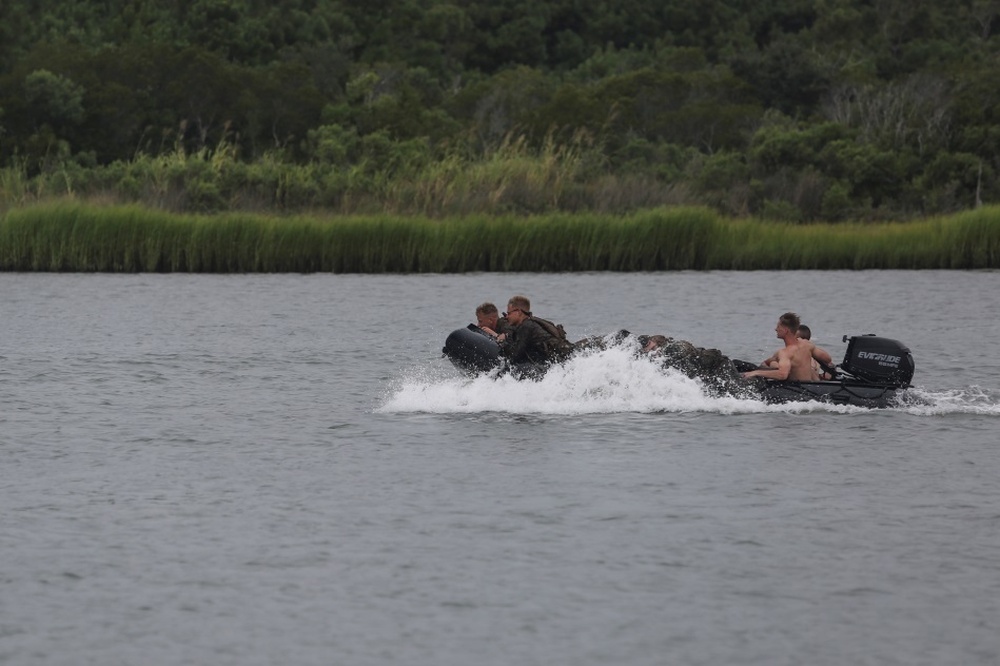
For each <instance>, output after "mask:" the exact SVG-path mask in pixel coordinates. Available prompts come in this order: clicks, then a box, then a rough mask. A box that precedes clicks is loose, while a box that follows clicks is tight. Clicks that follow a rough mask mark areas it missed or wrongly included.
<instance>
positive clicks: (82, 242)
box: [0, 203, 1000, 273]
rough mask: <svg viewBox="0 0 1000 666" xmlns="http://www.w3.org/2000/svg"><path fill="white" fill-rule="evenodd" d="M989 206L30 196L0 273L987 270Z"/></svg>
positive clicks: (10, 215)
mask: <svg viewBox="0 0 1000 666" xmlns="http://www.w3.org/2000/svg"><path fill="white" fill-rule="evenodd" d="M997 267H1000V208H997V207H992V208H983V209H980V210H978V211H975V212H967V213H962V214H959V215H956V216H954V217H950V218H933V219H928V220H924V221H919V222H911V223H906V224H899V223H881V224H869V225H862V224H856V223H844V224H837V225H794V224H787V223H782V222H775V221H767V222H765V221H741V220H731V219H723V218H720V217H718V216H717V215H716V214H714V213H712V212H710V211H708V210H706V209H704V208H683V207H681V208H670V209H666V208H660V209H652V210H647V211H644V212H642V213H637V214H634V215H628V216H601V215H596V214H577V215H568V214H561V213H560V214H553V215H546V216H536V217H525V216H482V215H474V216H467V217H458V218H449V219H446V220H437V221H436V220H431V219H429V218H426V217H404V216H394V215H373V216H366V217H329V216H295V217H283V218H275V217H267V216H260V215H246V214H224V215H214V216H211V217H206V216H199V215H183V216H178V215H171V214H167V213H163V212H157V211H151V210H148V209H143V208H140V207H136V206H127V207H114V208H108V207H94V206H85V205H79V204H73V203H58V204H49V205H44V206H29V207H23V208H19V209H17V210H12V211H8V212H7V213H6V214H4V215H3V216H0V270H6V271H103V272H218V273H228V272H276V271H285V272H314V271H323V272H335V273H385V272H396V273H417V272H435V273H440V272H464V271H592V270H613V271H651V270H692V269H693V270H723V269H725V270H733V269H735V270H756V269H803V268H819V269H872V268H909V269H913V268H917V269H921V268H956V269H972V268H997Z"/></svg>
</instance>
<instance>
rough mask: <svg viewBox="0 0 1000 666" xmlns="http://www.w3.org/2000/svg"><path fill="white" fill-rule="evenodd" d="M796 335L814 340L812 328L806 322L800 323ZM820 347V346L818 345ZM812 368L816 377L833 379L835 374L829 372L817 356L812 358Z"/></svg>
mask: <svg viewBox="0 0 1000 666" xmlns="http://www.w3.org/2000/svg"><path fill="white" fill-rule="evenodd" d="M795 337H797V338H798V339H799V340H809V341H812V329H810V328H809V327H808V326H806V325H805V324H799V330H798V331H797V332H796V333H795ZM817 349H819V347H817ZM812 370H813V376H814V377H815V378H816V379H833V375H831V374H830V373H829V372H827V371H826V370H825V369H824V368H823V367H822V366H820V364H819V361H817V360H816V359H815V358H813V359H812Z"/></svg>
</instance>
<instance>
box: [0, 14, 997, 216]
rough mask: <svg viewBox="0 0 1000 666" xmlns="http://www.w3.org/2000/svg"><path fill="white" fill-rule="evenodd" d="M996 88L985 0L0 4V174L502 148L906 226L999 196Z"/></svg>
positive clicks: (745, 210) (693, 191)
mask: <svg viewBox="0 0 1000 666" xmlns="http://www.w3.org/2000/svg"><path fill="white" fill-rule="evenodd" d="M998 71H1000V0H956V1H955V2H953V3H949V4H948V5H944V4H942V3H938V2H930V1H929V0H905V1H904V0H754V1H752V2H751V1H750V0H725V1H724V0H703V1H700V2H690V1H689V0H655V1H654V0H619V1H618V2H588V3H583V2H577V1H575V0H530V1H528V0H493V1H491V2H473V1H471V0H368V2H364V3H360V2H347V1H344V0H276V1H275V0H268V1H267V2H264V1H263V0H169V1H160V2H153V1H152V0H103V1H102V2H92V1H91V0H87V1H84V0H59V1H58V2H57V1H55V0H36V1H34V2H28V1H27V0H10V1H8V2H4V3H2V4H0V167H6V166H10V165H13V164H19V165H23V166H24V168H26V170H27V171H28V173H29V174H35V173H42V172H45V171H46V170H47V169H52V168H55V167H56V166H58V165H59V164H65V163H66V162H67V161H69V162H72V163H75V164H79V165H84V166H87V167H100V166H102V165H110V164H114V163H118V162H122V161H128V160H131V159H134V158H135V157H136V156H137V155H140V154H142V155H147V156H157V155H161V154H168V153H172V152H175V151H177V150H184V151H188V152H195V151H199V150H204V149H208V150H214V149H216V148H217V147H219V146H220V145H225V146H226V147H227V149H231V150H233V151H235V154H236V155H237V156H238V158H239V159H240V160H243V161H245V162H253V161H256V160H261V159H264V158H265V157H266V158H267V159H272V160H278V161H280V162H282V163H287V164H298V165H302V164H309V163H330V161H331V160H334V161H336V162H337V163H338V164H341V165H342V166H343V167H344V168H348V167H350V166H352V165H353V166H355V167H356V166H358V165H359V164H361V163H362V162H364V163H365V164H369V165H370V164H372V163H373V161H375V162H378V161H379V160H382V161H384V162H385V163H384V164H382V163H379V166H380V167H385V168H388V167H387V165H388V164H389V162H391V161H392V159H397V161H398V159H399V157H400V155H401V154H407V155H411V154H412V152H413V150H414V146H415V145H416V144H414V143H413V142H419V143H420V145H421V146H422V148H421V151H422V154H423V155H424V157H423V158H421V159H423V160H424V162H425V163H426V162H427V161H431V162H433V161H440V160H444V159H447V158H448V156H450V155H455V154H462V155H464V156H466V157H468V156H475V155H483V154H485V153H486V152H488V151H489V150H493V149H496V148H497V147H498V146H501V145H503V144H504V142H509V141H511V140H512V139H518V140H523V141H524V142H525V145H528V146H533V147H535V148H536V149H537V150H543V149H544V146H545V145H551V142H555V143H557V144H559V145H564V146H569V145H584V144H585V145H586V147H587V151H588V155H589V157H588V164H590V165H591V167H590V170H589V171H588V172H587V173H586V174H585V175H582V176H580V177H581V178H582V177H586V178H590V179H592V180H593V179H595V178H598V177H600V176H602V175H604V176H607V175H609V174H610V175H615V176H618V177H624V176H628V175H630V174H632V175H636V174H638V175H642V176H643V177H647V178H650V179H652V181H653V182H658V183H660V184H661V185H664V186H672V187H684V188H686V189H687V190H688V191H689V192H690V197H691V198H692V199H694V200H697V201H700V202H704V203H708V204H710V205H713V206H716V207H717V208H720V209H722V210H724V211H725V212H729V213H734V214H764V213H766V214H770V215H772V216H779V217H786V218H788V219H792V220H809V219H820V218H823V219H840V218H843V217H846V216H854V217H879V216H884V214H896V215H898V214H904V215H919V214H928V213H934V212H939V211H952V210H959V209H963V208H970V207H973V206H975V205H977V204H978V203H979V202H982V201H996V200H997V197H998V196H1000V130H998V129H997V128H998V127H1000V89H998V87H997V86H996V76H997V72H998ZM582 137H585V141H584V139H583V138H582ZM366 140H367V143H365V141H366ZM378 142H383V143H385V148H384V149H383V150H380V151H375V152H372V151H371V150H367V151H365V150H361V149H359V148H358V146H361V145H362V144H364V145H367V146H369V148H370V147H371V146H374V145H376V144H378ZM574 142H575V143H574Z"/></svg>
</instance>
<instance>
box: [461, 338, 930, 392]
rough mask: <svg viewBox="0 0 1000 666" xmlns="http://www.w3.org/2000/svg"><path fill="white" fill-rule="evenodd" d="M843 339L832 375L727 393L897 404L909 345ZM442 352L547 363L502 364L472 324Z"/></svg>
mask: <svg viewBox="0 0 1000 666" xmlns="http://www.w3.org/2000/svg"><path fill="white" fill-rule="evenodd" d="M623 333H625V332H624V331H623ZM843 341H844V342H846V343H847V351H846V352H845V353H844V360H843V362H842V363H841V364H840V365H839V366H834V368H832V369H833V370H834V373H835V374H834V378H833V379H827V380H818V381H808V382H801V381H787V380H785V381H781V380H775V379H761V378H754V379H748V380H744V381H743V382H741V384H740V385H739V386H734V387H733V388H732V390H731V393H732V394H733V395H736V396H737V397H747V398H752V399H757V400H763V401H764V402H768V403H786V402H806V401H810V400H813V401H818V402H825V403H833V404H837V405H853V406H856V407H869V408H883V407H891V406H893V405H895V404H898V402H899V401H900V399H901V398H902V392H903V391H905V389H907V388H909V387H910V381H911V380H912V379H913V372H914V367H915V366H914V363H913V355H912V354H911V353H910V350H909V349H908V348H907V347H906V346H905V345H904V344H903V343H901V342H899V341H898V340H892V339H890V338H882V337H878V336H876V335H874V334H867V335H855V336H847V335H845V336H844V338H843ZM441 351H442V353H443V354H444V356H446V357H447V358H448V359H449V360H450V361H451V362H452V363H453V364H454V365H455V367H457V368H458V369H460V370H461V371H463V372H465V373H467V374H470V375H478V374H483V373H487V372H491V371H493V370H497V369H503V370H506V371H509V372H510V373H511V374H513V375H514V376H516V377H521V378H536V379H537V378H539V377H541V376H542V375H544V373H545V370H546V368H547V366H544V365H537V364H530V363H529V364H507V363H506V360H505V359H504V358H503V356H502V354H501V353H500V345H498V344H497V342H496V341H495V340H494V339H493V338H492V337H490V336H489V335H487V334H486V333H485V332H483V331H482V330H481V329H480V328H478V327H477V326H475V325H474V324H469V326H468V327H466V328H460V329H457V330H455V331H453V332H452V333H451V334H450V335H449V336H448V337H447V339H446V340H445V344H444V348H443V349H442V350H441ZM733 364H734V365H735V366H736V369H737V370H738V371H740V372H746V371H748V370H753V369H756V368H757V367H758V366H757V365H756V364H754V363H748V362H746V361H739V360H733Z"/></svg>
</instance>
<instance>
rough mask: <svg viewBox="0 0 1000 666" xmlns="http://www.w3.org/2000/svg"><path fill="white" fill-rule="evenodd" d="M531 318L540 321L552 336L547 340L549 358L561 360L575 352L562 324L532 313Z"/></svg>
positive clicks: (546, 349)
mask: <svg viewBox="0 0 1000 666" xmlns="http://www.w3.org/2000/svg"><path fill="white" fill-rule="evenodd" d="M531 320H532V321H534V322H536V323H538V325H539V326H541V327H542V328H543V329H544V330H545V332H546V333H548V334H549V336H550V337H549V339H548V340H546V341H545V351H546V352H547V353H548V356H549V358H551V359H553V360H557V361H561V360H563V359H565V358H566V357H567V356H569V355H570V354H571V353H573V343H572V342H570V341H569V340H567V339H566V329H564V328H563V325H562V324H555V323H553V322H551V321H549V320H548V319H542V318H541V317H536V316H535V315H531Z"/></svg>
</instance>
